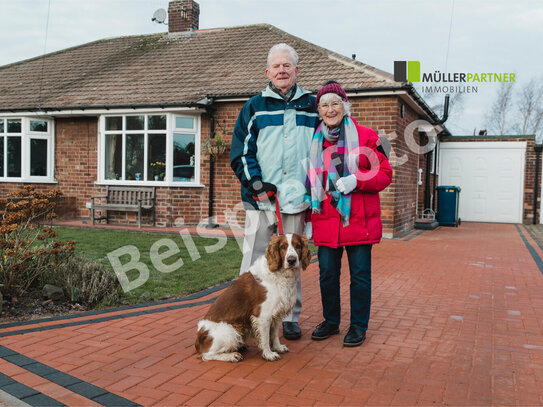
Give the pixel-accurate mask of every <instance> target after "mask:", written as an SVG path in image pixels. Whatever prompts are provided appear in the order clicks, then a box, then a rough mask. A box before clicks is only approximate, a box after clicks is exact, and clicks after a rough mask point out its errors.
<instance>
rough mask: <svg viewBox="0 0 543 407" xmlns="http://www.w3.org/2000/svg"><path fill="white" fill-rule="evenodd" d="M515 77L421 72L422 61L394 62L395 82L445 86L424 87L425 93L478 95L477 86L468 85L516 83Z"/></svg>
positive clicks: (510, 74) (502, 73)
mask: <svg viewBox="0 0 543 407" xmlns="http://www.w3.org/2000/svg"><path fill="white" fill-rule="evenodd" d="M515 77H516V74H515V73H510V72H500V73H495V72H476V73H472V72H440V71H435V72H421V68H420V61H394V80H395V81H396V82H406V81H407V82H423V83H430V84H437V85H445V86H422V91H423V92H445V93H447V92H450V93H453V92H457V93H477V91H478V88H477V86H466V84H469V83H474V84H480V83H493V82H494V83H495V82H516V78H515ZM458 85H462V86H458Z"/></svg>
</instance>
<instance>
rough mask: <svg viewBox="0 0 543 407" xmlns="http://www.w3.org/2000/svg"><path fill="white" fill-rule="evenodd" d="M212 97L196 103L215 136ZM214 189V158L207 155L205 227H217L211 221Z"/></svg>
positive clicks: (211, 134) (210, 131) (210, 135)
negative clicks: (206, 222) (207, 174)
mask: <svg viewBox="0 0 543 407" xmlns="http://www.w3.org/2000/svg"><path fill="white" fill-rule="evenodd" d="M213 102H214V101H213V98H208V97H207V96H206V97H205V98H203V99H202V100H199V101H198V102H197V103H196V104H197V105H199V106H201V107H203V108H205V110H206V113H207V114H208V116H209V137H210V138H215V110H214V109H213ZM214 189H215V158H214V157H213V156H212V155H210V156H209V201H208V210H207V218H208V222H209V223H208V224H207V225H205V227H206V228H210V229H212V228H217V227H219V225H218V224H216V223H213V204H214V202H215V199H214Z"/></svg>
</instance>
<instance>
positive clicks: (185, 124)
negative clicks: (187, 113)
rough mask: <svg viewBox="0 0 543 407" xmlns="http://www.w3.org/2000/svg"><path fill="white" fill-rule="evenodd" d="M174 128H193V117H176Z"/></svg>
mask: <svg viewBox="0 0 543 407" xmlns="http://www.w3.org/2000/svg"><path fill="white" fill-rule="evenodd" d="M175 128H176V129H193V128H194V119H193V118H192V117H176V118H175Z"/></svg>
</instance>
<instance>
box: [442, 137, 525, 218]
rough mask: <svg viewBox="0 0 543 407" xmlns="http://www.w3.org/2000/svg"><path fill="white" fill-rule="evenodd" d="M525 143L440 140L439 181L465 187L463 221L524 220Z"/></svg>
mask: <svg viewBox="0 0 543 407" xmlns="http://www.w3.org/2000/svg"><path fill="white" fill-rule="evenodd" d="M526 146H527V143H526V141H496V142H444V143H441V144H440V148H439V185H455V186H459V187H460V188H461V189H462V190H461V192H460V204H459V208H458V216H459V217H460V218H461V220H462V221H472V222H499V223H523V204H524V199H523V194H524V171H525V159H526Z"/></svg>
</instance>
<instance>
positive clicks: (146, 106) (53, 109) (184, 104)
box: [0, 102, 200, 113]
mask: <svg viewBox="0 0 543 407" xmlns="http://www.w3.org/2000/svg"><path fill="white" fill-rule="evenodd" d="M172 107H195V108H196V107H200V106H199V105H198V103H196V102H180V103H159V104H141V105H134V104H131V105H83V106H63V107H40V108H37V107H27V108H19V109H0V113H18V112H36V113H37V112H42V113H49V112H62V111H66V110H80V111H82V112H83V111H86V110H118V109H132V110H136V109H167V108H172Z"/></svg>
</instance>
